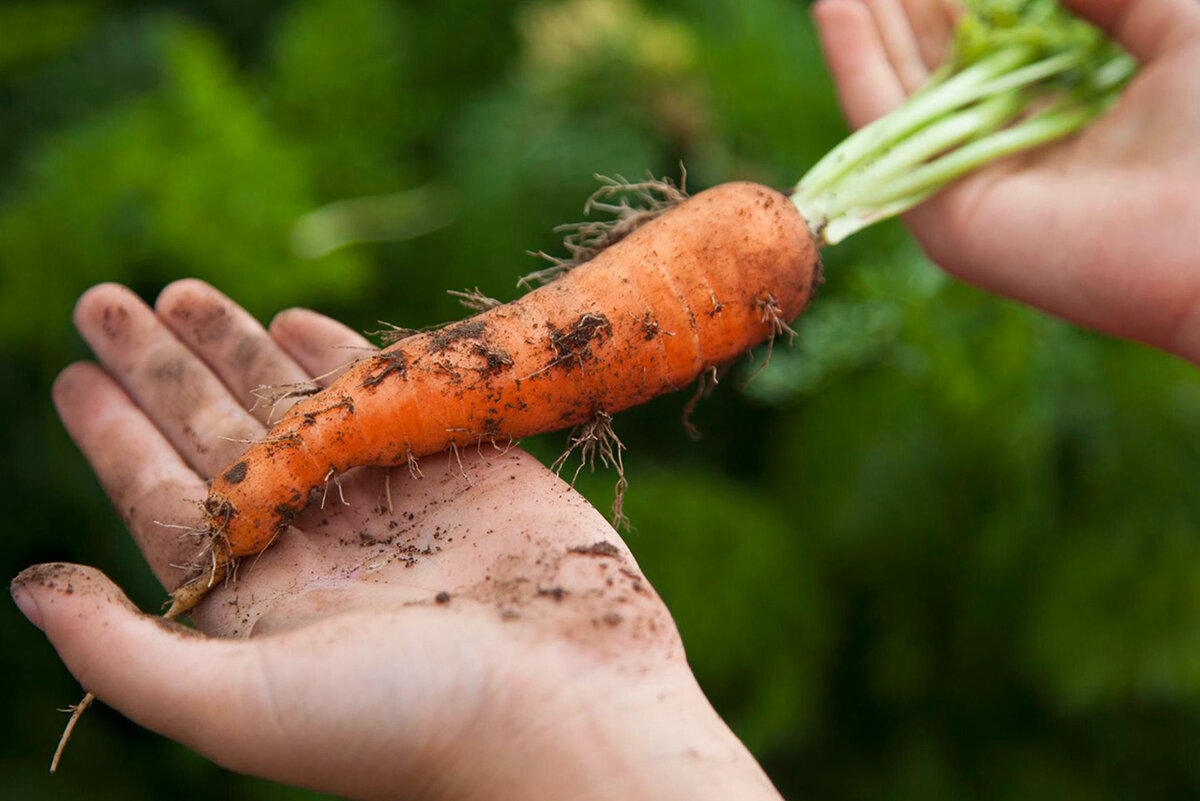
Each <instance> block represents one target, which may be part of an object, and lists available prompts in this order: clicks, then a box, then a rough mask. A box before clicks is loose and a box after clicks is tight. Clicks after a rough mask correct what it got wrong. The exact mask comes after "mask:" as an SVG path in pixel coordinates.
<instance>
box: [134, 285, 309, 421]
mask: <svg viewBox="0 0 1200 801" xmlns="http://www.w3.org/2000/svg"><path fill="white" fill-rule="evenodd" d="M154 309H155V311H156V312H157V313H158V316H159V319H161V320H162V321H163V323H165V324H166V326H167V327H168V328H170V329H171V331H172V332H174V334H175V336H177V337H178V338H179V339H180V340H181V341H182V342H183V343H184V344H185V345H187V346H188V347H189V348H191V349H192V352H193V353H195V354H196V355H197V356H199V357H200V358H201V359H203V360H204V363H205V364H207V365H208V367H209V368H210V369H211V370H212V371H213V372H214V373H216V374H217V376H218V377H219V378H220V379H221V381H222V382H223V383H224V384H225V386H226V387H227V388H228V389H229V391H230V393H231V394H232V395H233V397H234V398H235V399H236V400H237V401H238V403H239V404H241V405H242V407H243V408H245V409H249V410H250V413H251V414H253V415H254V417H255V418H256V419H257V420H258V421H259V422H260V423H263V424H264V425H265V424H267V423H269V422H270V419H271V413H272V409H271V404H269V403H264V402H262V401H261V399H260V398H259V397H257V396H256V395H255V391H256V390H260V388H279V387H283V386H285V385H289V384H296V383H299V382H304V381H307V380H308V378H309V376H308V374H307V373H306V372H304V370H303V368H301V367H300V365H298V364H296V362H294V361H293V360H292V359H291V357H290V356H288V355H287V354H286V353H284V351H283V350H282V349H281V348H280V347H279V345H277V344H276V343H275V340H273V339H272V338H271V337H270V336H269V335H268V334H267V332H266V329H264V328H263V327H262V326H261V325H259V323H258V321H257V320H255V319H254V318H253V317H252V316H250V314H249V313H248V312H247V311H246V310H245V309H243V308H242V307H241V306H238V305H237V304H236V303H234V302H233V301H232V300H230V299H229V298H227V297H226V296H225V295H223V294H221V293H220V292H218V291H217V290H216V289H214V288H213V287H212V286H210V285H209V284H206V283H205V282H203V281H199V280H196V279H194V278H186V279H183V280H181V281H176V282H174V283H172V284H170V285H168V286H167V287H166V288H165V289H163V291H162V292H161V293H160V294H159V296H158V300H157V301H156V302H155V304H154Z"/></svg>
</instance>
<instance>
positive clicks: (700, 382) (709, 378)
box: [683, 367, 717, 442]
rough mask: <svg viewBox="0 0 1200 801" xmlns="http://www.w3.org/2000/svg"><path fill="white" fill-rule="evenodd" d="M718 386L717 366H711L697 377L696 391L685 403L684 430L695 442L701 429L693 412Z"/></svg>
mask: <svg viewBox="0 0 1200 801" xmlns="http://www.w3.org/2000/svg"><path fill="white" fill-rule="evenodd" d="M716 386H717V368H716V367H710V368H709V369H707V370H705V371H704V372H703V373H701V374H700V377H699V378H697V379H696V391H695V392H693V393H692V397H690V398H688V402H687V403H685V404H684V405H683V430H684V432H685V433H686V434H687V436H688V439H690V440H692V441H693V442H695V441H697V440H699V439H700V429H699V428H697V427H696V425H695V424H694V423H693V422H692V414H693V413H694V412H695V411H696V407H697V406H699V405H700V400H701V398H707V397H708V396H709V395H711V394H712V391H713V390H714V389H715V388H716Z"/></svg>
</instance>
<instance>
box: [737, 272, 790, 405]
mask: <svg viewBox="0 0 1200 801" xmlns="http://www.w3.org/2000/svg"><path fill="white" fill-rule="evenodd" d="M758 318H759V321H760V322H762V323H764V324H766V325H767V326H769V327H770V333H769V334H768V335H767V352H766V354H765V355H764V356H763V363H762V364H761V365H760V366H759V367H758V369H757V370H755V371H754V372H753V373H751V374H750V377H749V378H747V379H746V380H745V382H744V383H743V384H742V386H743V387H745V386H746V385H747V384H749V383H750V382H751V381H753V380H754V379H756V378H758V376H759V373H761V372H762V371H763V370H766V369H767V365H769V364H770V363H771V351H772V350H773V349H774V348H775V338H776V337H779V336H784V335H786V336H787V343H788V347H791V346H792V343H793V342H794V341H795V339H796V332H795V330H793V329H792V327H791V326H789V325H788V324H787V320H785V319H784V317H783V308H782V307H781V306H780V305H779V301H777V300H775V296H774V295H772V294H770V293H767V294H766V295H765V296H763V297H762V298H759V300H758ZM750 358H751V359H753V358H754V354H753V353H751V354H750Z"/></svg>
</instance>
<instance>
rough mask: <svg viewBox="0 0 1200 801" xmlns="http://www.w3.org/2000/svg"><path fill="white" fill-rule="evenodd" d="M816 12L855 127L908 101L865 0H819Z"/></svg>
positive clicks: (827, 55) (823, 42) (824, 45)
mask: <svg viewBox="0 0 1200 801" xmlns="http://www.w3.org/2000/svg"><path fill="white" fill-rule="evenodd" d="M813 13H814V15H815V17H816V21H817V27H818V28H819V29H820V34H821V48H822V49H823V50H824V51H825V59H826V60H827V61H828V62H829V71H830V72H831V73H832V74H833V82H834V84H835V85H836V87H837V93H838V100H839V101H840V103H841V105H842V111H843V113H845V115H846V120H847V121H848V122H849V123H850V125H851V126H852V127H854V128H861V127H862V126H863V125H866V124H867V123H868V122H871V121H872V120H874V119H876V118H877V117H881V116H883V115H884V114H886V113H887V112H889V111H891V110H892V109H894V108H895V107H896V106H898V105H900V104H901V103H902V102H904V97H905V95H904V87H903V85H901V83H900V79H899V77H897V75H896V71H895V69H893V68H892V64H891V62H890V61H888V57H887V52H886V51H885V50H884V47H883V42H882V41H881V40H880V38H879V31H878V30H877V29H876V27H875V21H874V19H873V18H872V16H871V12H870V10H869V9H868V8H867V7H866V6H865V5H863V3H862V2H861V0H820V2H818V3H817V4H816V6H814V8H813Z"/></svg>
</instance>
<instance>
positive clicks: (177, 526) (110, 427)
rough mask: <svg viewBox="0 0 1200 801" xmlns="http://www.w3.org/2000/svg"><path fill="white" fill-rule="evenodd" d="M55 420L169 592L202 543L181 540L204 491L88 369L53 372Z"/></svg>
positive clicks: (111, 387) (115, 390)
mask: <svg viewBox="0 0 1200 801" xmlns="http://www.w3.org/2000/svg"><path fill="white" fill-rule="evenodd" d="M52 395H53V398H54V406H55V408H56V409H57V410H58V416H59V417H60V418H61V419H62V421H63V425H64V426H65V427H66V429H67V432H68V433H69V434H70V435H71V439H73V440H74V441H75V443H76V444H77V445H78V446H79V449H80V450H81V451H83V455H84V457H85V458H87V460H88V463H89V464H90V465H91V466H92V469H93V470H94V471H95V472H96V475H97V476H98V477H99V479H100V483H101V485H102V486H103V487H104V491H105V492H106V493H107V494H108V498H109V500H110V501H111V502H112V505H113V508H115V509H116V510H117V514H118V515H120V517H121V520H122V521H123V522H124V523H125V526H126V527H127V528H128V529H129V531H130V533H131V534H132V535H133V538H134V541H135V542H137V544H138V547H139V548H140V549H141V551H142V554H143V555H144V556H145V557H146V561H147V562H148V563H149V564H150V569H151V570H153V571H154V575H155V576H156V577H157V578H158V580H159V581H160V582H161V583H162V585H163V586H164V587H166V588H167V589H173V588H175V587H177V586H178V585H179V584H180V583H181V582H182V581H183V580H184V578H185V577H186V576H185V574H186V571H185V570H184V569H183V568H181V567H173V565H184V564H187V563H189V562H191V561H192V560H193V559H194V558H195V557H196V555H197V553H198V552H199V550H200V547H201V544H200V543H199V542H197V541H196V540H195V539H193V538H191V537H189V536H187V531H186V530H187V529H190V528H191V527H192V526H194V525H196V523H197V521H198V519H199V517H200V502H201V501H203V500H204V498H205V496H206V495H208V488H207V487H206V486H205V484H204V481H203V480H202V479H201V478H200V476H198V475H196V473H195V472H193V471H192V470H191V468H189V467H188V466H187V465H186V464H184V462H183V459H181V458H180V456H179V454H178V453H177V452H176V451H175V449H174V448H173V447H171V443H169V442H167V441H166V439H164V438H163V436H162V434H161V432H159V430H158V429H157V428H155V427H154V424H153V423H151V422H150V421H149V420H148V419H147V418H146V416H145V415H144V414H142V412H141V411H140V410H139V409H138V408H137V407H136V406H134V404H133V401H131V400H130V399H129V396H128V395H126V394H125V392H124V391H123V390H122V389H121V388H120V387H119V386H117V384H116V382H115V381H113V379H112V378H111V377H110V376H109V375H108V373H106V372H104V370H102V369H100V368H99V367H98V366H96V365H94V364H89V363H86V362H80V363H77V364H73V365H71V366H69V367H67V368H66V369H65V370H63V371H62V372H61V373H59V376H58V378H57V379H56V380H55V382H54V389H53V391H52Z"/></svg>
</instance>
